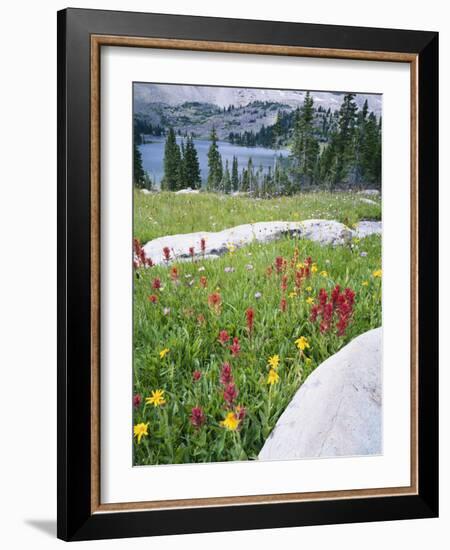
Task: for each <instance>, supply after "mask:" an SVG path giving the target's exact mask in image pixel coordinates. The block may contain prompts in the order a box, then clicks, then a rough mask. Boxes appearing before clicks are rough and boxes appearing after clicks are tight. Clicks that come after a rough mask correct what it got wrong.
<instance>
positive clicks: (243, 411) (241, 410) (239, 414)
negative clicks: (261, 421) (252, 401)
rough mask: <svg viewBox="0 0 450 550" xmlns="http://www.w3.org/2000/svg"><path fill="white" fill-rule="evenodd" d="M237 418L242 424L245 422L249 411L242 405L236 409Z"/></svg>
mask: <svg viewBox="0 0 450 550" xmlns="http://www.w3.org/2000/svg"><path fill="white" fill-rule="evenodd" d="M235 412H236V416H237V418H238V420H240V421H241V422H242V421H243V420H244V418H245V416H246V414H247V409H246V408H245V407H243V406H242V405H238V406H237V407H236V410H235Z"/></svg>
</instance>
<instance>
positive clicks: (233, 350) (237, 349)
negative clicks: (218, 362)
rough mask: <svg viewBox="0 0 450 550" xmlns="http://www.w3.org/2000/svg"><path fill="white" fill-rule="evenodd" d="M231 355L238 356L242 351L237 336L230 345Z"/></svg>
mask: <svg viewBox="0 0 450 550" xmlns="http://www.w3.org/2000/svg"><path fill="white" fill-rule="evenodd" d="M230 351H231V355H232V356H233V357H237V356H238V355H239V352H240V351H241V346H240V345H239V339H238V337H237V336H235V337H234V338H233V344H232V345H231V346H230Z"/></svg>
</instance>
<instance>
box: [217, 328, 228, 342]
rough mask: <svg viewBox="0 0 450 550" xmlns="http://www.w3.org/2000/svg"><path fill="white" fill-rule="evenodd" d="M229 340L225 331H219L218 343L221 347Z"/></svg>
mask: <svg viewBox="0 0 450 550" xmlns="http://www.w3.org/2000/svg"><path fill="white" fill-rule="evenodd" d="M229 340H230V335H229V334H228V332H227V331H226V330H221V331H220V332H219V342H220V343H221V344H222V345H225V344H226V343H228V342H229Z"/></svg>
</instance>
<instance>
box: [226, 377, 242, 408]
mask: <svg viewBox="0 0 450 550" xmlns="http://www.w3.org/2000/svg"><path fill="white" fill-rule="evenodd" d="M238 393H239V392H238V390H237V389H236V386H235V385H234V383H233V382H230V383H229V384H228V385H227V386H226V387H225V390H224V392H223V398H224V400H225V401H226V402H227V404H228V405H232V404H233V403H234V401H235V399H236V397H237V396H238Z"/></svg>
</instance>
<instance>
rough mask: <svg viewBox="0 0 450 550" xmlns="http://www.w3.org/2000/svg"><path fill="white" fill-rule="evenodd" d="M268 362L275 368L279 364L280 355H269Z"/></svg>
mask: <svg viewBox="0 0 450 550" xmlns="http://www.w3.org/2000/svg"><path fill="white" fill-rule="evenodd" d="M268 364H269V365H270V366H271V367H272V368H273V369H275V370H277V368H278V366H279V364H280V356H279V355H272V357H269V360H268Z"/></svg>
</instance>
